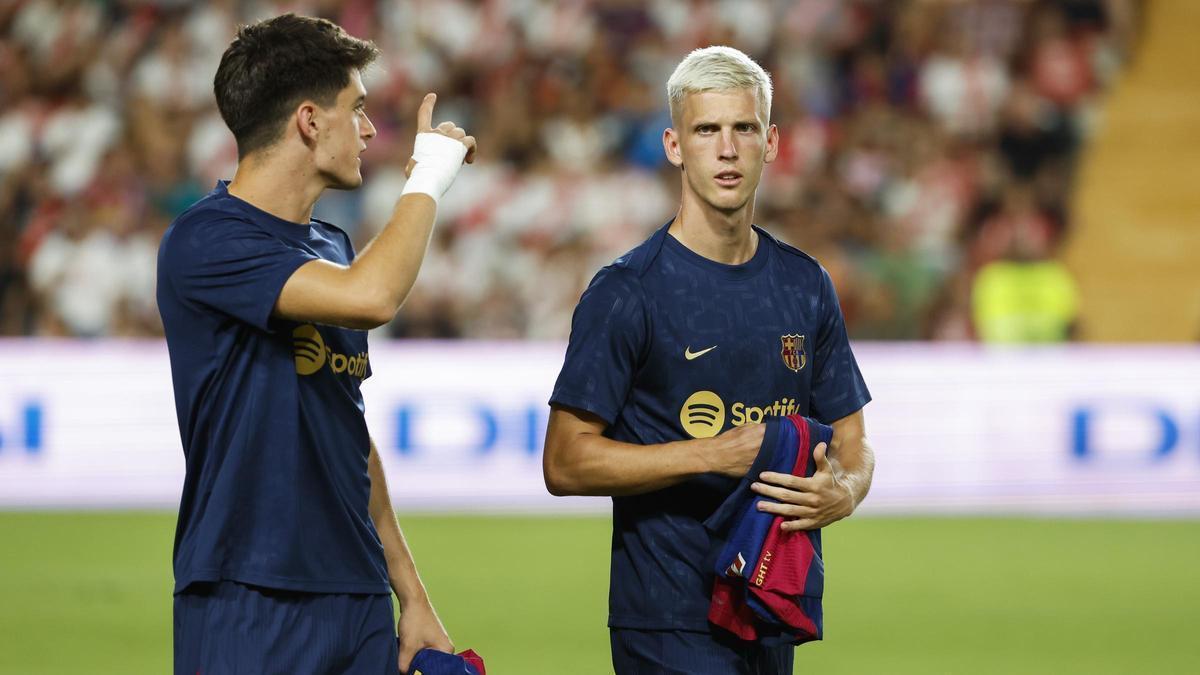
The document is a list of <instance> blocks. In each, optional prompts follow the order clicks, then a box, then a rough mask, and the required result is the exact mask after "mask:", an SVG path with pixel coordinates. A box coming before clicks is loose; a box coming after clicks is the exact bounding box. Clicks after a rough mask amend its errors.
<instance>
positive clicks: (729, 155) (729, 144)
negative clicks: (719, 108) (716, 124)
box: [720, 128, 738, 161]
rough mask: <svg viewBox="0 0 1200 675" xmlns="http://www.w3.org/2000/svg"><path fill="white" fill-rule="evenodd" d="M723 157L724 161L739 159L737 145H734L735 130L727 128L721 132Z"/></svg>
mask: <svg viewBox="0 0 1200 675" xmlns="http://www.w3.org/2000/svg"><path fill="white" fill-rule="evenodd" d="M720 150H721V156H720V158H721V159H723V160H730V161H733V160H736V159H737V158H738V151H737V144H736V143H734V136H733V129H729V128H725V129H722V130H721V148H720Z"/></svg>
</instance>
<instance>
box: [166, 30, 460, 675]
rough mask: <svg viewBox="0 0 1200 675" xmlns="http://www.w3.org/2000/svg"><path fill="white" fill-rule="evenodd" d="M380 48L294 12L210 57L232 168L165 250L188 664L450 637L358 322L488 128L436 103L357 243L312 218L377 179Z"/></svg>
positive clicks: (390, 650)
mask: <svg viewBox="0 0 1200 675" xmlns="http://www.w3.org/2000/svg"><path fill="white" fill-rule="evenodd" d="M377 55H378V51H377V50H376V48H375V46H374V45H373V44H371V43H370V42H365V41H362V40H359V39H356V38H353V37H351V36H349V35H347V34H346V33H345V32H344V31H343V30H342V29H341V28H340V27H338V26H337V25H335V24H333V23H331V22H329V21H325V20H321V19H312V18H307V17H300V16H295V15H291V14H288V15H284V16H280V17H276V18H273V19H269V20H266V21H262V22H259V23H256V24H254V25H250V26H244V27H242V28H241V29H240V30H239V31H238V34H237V37H236V39H235V40H234V41H233V43H232V44H230V45H229V48H228V49H226V51H225V54H224V55H223V56H222V58H221V63H220V66H219V68H218V70H217V74H216V78H215V81H214V89H215V94H216V99H217V106H218V107H219V109H220V111H221V116H222V117H223V118H224V120H225V123H226V124H227V125H228V126H229V128H230V130H231V131H232V132H233V135H234V137H235V138H236V140H237V146H238V167H237V173H236V174H235V175H234V177H233V180H232V181H229V182H225V181H221V182H219V183H218V184H217V186H216V187H215V189H213V191H212V192H211V193H209V194H208V196H206V197H205V198H203V199H201V200H200V201H199V202H197V203H196V204H194V205H193V206H192V207H191V208H189V209H188V210H187V211H186V212H184V213H183V214H182V215H180V216H179V217H178V218H177V219H176V220H175V222H174V223H172V224H171V227H170V228H169V229H168V230H167V232H166V234H165V236H164V237H163V240H162V244H161V247H160V250H159V260H158V306H159V311H160V312H161V314H162V319H163V326H164V328H165V330H166V337H167V346H168V349H169V351H170V357H171V375H172V380H173V382H174V387H175V404H176V409H177V413H178V417H179V430H180V436H181V437H182V441H183V449H184V455H185V457H186V464H187V473H186V477H185V479H184V487H183V496H182V499H181V501H180V507H179V522H178V526H177V529H176V533H175V551H174V571H175V609H174V613H175V672H176V673H186V674H187V675H193V674H195V673H204V674H205V675H210V674H213V675H215V674H217V673H256V674H262V673H288V674H291V675H296V674H301V673H397V672H399V671H400V670H406V669H407V667H408V664H409V662H410V661H411V660H412V658H413V656H414V654H416V652H417V651H419V650H420V649H422V648H433V649H437V650H441V651H451V650H452V645H451V643H450V638H449V637H448V636H447V634H446V631H445V629H444V628H443V627H442V624H441V621H440V620H439V619H438V616H437V614H436V612H435V611H434V609H433V605H432V604H431V602H430V600H429V597H428V595H427V593H426V591H425V588H424V586H423V584H422V583H421V579H420V577H419V576H418V575H417V570H416V567H415V565H414V563H413V559H412V556H411V554H410V553H409V549H408V546H407V544H406V543H405V540H404V536H403V535H402V534H401V532H400V527H399V525H398V524H397V522H396V516H395V513H394V511H393V510H392V506H391V502H390V500H389V498H388V492H387V486H386V484H385V483H384V474H383V468H382V465H381V464H380V460H379V454H378V452H377V451H376V449H375V446H374V444H373V443H372V442H371V439H370V437H369V436H368V432H367V426H366V422H365V420H364V418H363V399H362V395H361V393H360V385H361V384H362V381H363V379H365V378H367V377H369V376H370V375H371V365H370V356H369V351H368V349H367V334H366V330H365V329H368V328H372V327H375V326H379V325H381V324H384V323H386V322H387V321H389V320H391V318H392V317H393V315H394V314H395V313H396V311H397V309H398V308H399V307H400V305H401V304H402V303H403V301H404V298H405V296H406V295H407V294H408V292H409V290H410V289H411V288H412V285H413V282H414V280H415V279H416V276H417V271H418V269H419V267H420V265H421V260H422V258H423V256H424V253H425V249H426V246H427V245H428V241H429V237H430V233H431V231H432V228H433V223H434V218H435V215H436V211H437V203H438V199H439V198H440V197H441V196H442V195H443V194H444V193H445V191H446V190H447V189H448V188H449V187H450V184H451V183H452V182H453V181H454V177H455V175H456V174H457V172H458V170H459V168H460V166H461V165H462V163H463V162H464V161H466V162H470V161H472V159H473V156H474V151H475V139H474V138H472V137H471V136H468V135H467V134H466V133H465V132H464V131H463V130H462V129H460V128H458V127H457V126H455V125H454V124H453V123H451V122H444V123H442V124H440V125H438V126H437V127H433V126H432V116H433V107H434V102H435V99H436V97H435V96H434V95H433V94H430V95H427V96H426V97H425V99H424V101H423V102H422V103H421V106H420V110H419V111H418V113H417V131H418V133H417V136H416V144H415V147H414V151H413V156H412V159H411V160H410V162H409V170H410V174H411V175H410V177H409V180H408V183H407V184H406V185H405V188H404V190H403V193H402V196H400V197H399V199H398V202H397V204H396V208H395V211H394V212H393V214H392V217H391V220H390V222H389V223H388V224H387V226H386V227H385V228H384V229H383V230H382V232H380V234H379V235H378V236H377V237H376V238H375V239H374V241H372V242H371V244H370V245H369V246H367V247H366V248H365V249H364V250H363V251H362V253H361V254H358V255H356V254H355V252H354V250H353V248H352V246H351V242H350V238H349V237H348V236H347V235H346V234H345V233H344V232H343V231H342V230H340V229H338V228H337V227H336V226H334V225H332V224H329V223H326V222H322V221H320V220H317V219H314V218H313V217H312V210H313V204H314V203H315V202H316V201H317V199H318V198H319V197H320V196H321V193H322V192H323V191H324V190H326V189H327V188H333V189H343V190H344V189H354V188H357V187H358V186H359V185H360V184H361V183H362V176H361V174H360V172H359V166H360V160H359V154H360V153H361V152H362V151H363V150H364V149H365V148H366V145H367V142H368V141H370V140H371V139H372V138H373V137H374V136H375V128H374V127H373V126H372V125H371V121H370V120H369V119H368V118H367V114H366V108H365V106H366V103H365V101H366V94H367V92H366V89H365V88H364V87H363V84H362V76H361V73H362V70H363V69H364V68H366V67H367V66H368V65H370V64H371V63H372V61H374V59H375V58H376V56H377ZM393 591H394V592H395V594H396V596H397V598H398V600H399V602H400V608H401V617H400V620H399V623H398V624H393V615H392V601H391V593H392V592H393ZM397 633H398V634H399V641H398V642H399V644H397Z"/></svg>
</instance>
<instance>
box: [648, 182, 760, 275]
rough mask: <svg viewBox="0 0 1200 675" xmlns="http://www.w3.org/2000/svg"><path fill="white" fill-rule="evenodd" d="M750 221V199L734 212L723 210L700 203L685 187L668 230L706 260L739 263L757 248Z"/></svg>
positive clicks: (752, 207)
mask: <svg viewBox="0 0 1200 675" xmlns="http://www.w3.org/2000/svg"><path fill="white" fill-rule="evenodd" d="M753 222H754V199H753V198H751V199H750V201H748V202H746V205H745V206H743V207H742V208H740V209H738V210H737V211H732V212H725V211H720V210H717V209H714V208H712V207H711V206H709V205H707V204H703V203H701V202H700V200H699V199H698V198H697V197H696V196H695V195H694V194H692V193H690V192H688V191H687V190H686V189H685V190H684V197H683V204H682V205H681V206H680V207H679V213H678V214H676V216H675V222H673V223H671V228H670V229H669V230H667V232H668V233H670V234H671V235H672V236H674V237H675V238H676V239H678V240H679V242H680V243H681V244H683V245H684V246H686V247H688V248H689V249H691V250H692V251H695V252H696V253H698V254H700V255H702V256H704V257H705V258H708V259H709V260H714V261H716V262H719V263H724V264H726V265H741V264H742V263H744V262H746V261H748V260H750V259H751V258H753V257H754V252H755V251H756V250H757V249H758V235H757V234H755V232H754V229H753V228H752V227H750V225H751V224H752V223H753Z"/></svg>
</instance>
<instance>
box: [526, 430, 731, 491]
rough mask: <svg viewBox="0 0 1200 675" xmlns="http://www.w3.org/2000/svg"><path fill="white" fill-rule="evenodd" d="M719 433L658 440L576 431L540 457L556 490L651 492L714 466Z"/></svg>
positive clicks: (550, 487)
mask: <svg viewBox="0 0 1200 675" xmlns="http://www.w3.org/2000/svg"><path fill="white" fill-rule="evenodd" d="M723 442H724V441H723V440H722V439H720V437H718V438H708V439H698V440H690V441H674V442H671V443H662V444H658V445H634V444H631V443H621V442H619V441H614V440H612V439H610V438H606V437H604V436H602V435H600V434H580V435H578V436H577V437H575V438H573V439H571V441H570V442H569V443H568V444H565V445H563V446H562V447H559V448H555V449H554V450H549V449H548V451H547V453H546V456H545V459H544V466H543V469H544V473H545V478H546V488H547V489H548V490H549V491H550V493H551V494H554V495H557V496H566V495H581V496H582V495H586V496H624V495H635V494H642V493H645V492H653V491H654V490H661V489H663V488H666V487H670V486H672V485H675V484H676V483H681V482H683V481H685V480H687V479H689V478H692V477H695V476H698V475H700V474H702V473H706V472H709V471H712V470H713V464H712V461H711V459H710V458H711V456H712V455H713V454H714V453H716V452H719V448H718V447H717V446H719V445H720V444H722V443H723Z"/></svg>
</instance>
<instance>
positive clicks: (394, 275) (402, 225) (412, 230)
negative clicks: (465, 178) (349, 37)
mask: <svg viewBox="0 0 1200 675" xmlns="http://www.w3.org/2000/svg"><path fill="white" fill-rule="evenodd" d="M436 100H437V96H436V95H434V94H428V95H426V97H425V100H424V101H422V103H421V107H420V109H419V110H418V111H417V131H418V133H417V142H416V145H415V147H414V150H413V159H412V160H411V161H410V162H409V173H410V174H411V176H410V178H409V181H408V185H406V186H405V190H404V194H402V195H401V197H400V199H399V201H397V202H396V207H395V209H394V210H393V211H392V217H391V219H390V220H389V221H388V223H387V225H386V226H385V227H384V228H383V231H381V232H380V233H379V235H378V236H377V237H375V240H374V241H372V242H371V243H370V244H369V245H368V246H367V247H366V248H365V249H364V250H363V252H362V253H361V254H360V255H359V256H358V257H357V258H356V259H355V260H354V262H353V264H351V265H339V264H337V263H333V262H329V261H327V260H313V261H311V262H308V263H305V264H304V265H302V266H300V268H299V269H297V270H296V271H295V272H294V273H293V274H292V275H291V277H289V278H288V280H287V283H285V284H284V286H283V290H282V291H281V292H280V294H279V298H278V300H277V301H276V303H275V309H274V312H273V313H274V314H275V315H276V316H279V317H282V318H285V319H292V320H295V321H313V322H317V323H324V324H330V325H334V326H342V327H345V328H374V327H376V326H380V325H383V324H385V323H387V322H388V321H391V320H392V317H393V316H395V315H396V312H397V310H399V309H400V306H401V305H403V304H404V300H405V298H407V297H408V293H409V291H410V290H412V287H413V284H414V283H415V282H416V279H417V272H418V271H420V269H421V261H422V260H423V259H424V257H425V250H426V249H427V248H428V246H429V237H430V234H431V233H432V232H433V223H434V219H435V217H436V215H437V200H438V199H439V198H440V197H441V195H442V194H443V193H444V192H445V191H446V190H447V189H448V188H449V187H450V184H451V183H452V182H453V181H454V177H455V175H456V174H457V173H458V169H459V167H460V166H461V165H462V163H463V161H464V159H465V161H466V162H468V163H469V162H471V161H473V160H474V153H475V139H474V137H472V136H468V135H467V133H466V132H465V131H463V130H462V129H460V128H459V127H457V126H455V125H454V123H452V122H443V123H442V124H440V125H438V126H437V127H436V128H435V127H433V126H432V123H433V106H434V103H435V102H436Z"/></svg>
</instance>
